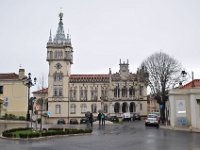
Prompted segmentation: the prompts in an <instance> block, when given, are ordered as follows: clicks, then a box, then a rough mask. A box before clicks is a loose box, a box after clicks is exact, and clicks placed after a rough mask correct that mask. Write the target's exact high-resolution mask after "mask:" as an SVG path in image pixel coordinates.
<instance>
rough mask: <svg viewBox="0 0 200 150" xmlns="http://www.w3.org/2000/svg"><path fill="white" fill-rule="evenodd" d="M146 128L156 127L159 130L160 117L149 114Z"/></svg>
mask: <svg viewBox="0 0 200 150" xmlns="http://www.w3.org/2000/svg"><path fill="white" fill-rule="evenodd" d="M145 126H156V127H157V128H159V117H158V116H157V115H155V114H149V115H148V116H147V118H146V119H145Z"/></svg>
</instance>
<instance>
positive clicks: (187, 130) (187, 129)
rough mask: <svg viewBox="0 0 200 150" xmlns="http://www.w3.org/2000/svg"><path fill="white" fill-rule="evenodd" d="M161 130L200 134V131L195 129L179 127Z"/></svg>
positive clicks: (163, 127)
mask: <svg viewBox="0 0 200 150" xmlns="http://www.w3.org/2000/svg"><path fill="white" fill-rule="evenodd" d="M160 128H161V129H167V130H175V131H185V132H194V133H200V129H194V128H178V127H171V126H160Z"/></svg>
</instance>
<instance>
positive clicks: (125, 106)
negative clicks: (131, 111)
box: [122, 102, 128, 113]
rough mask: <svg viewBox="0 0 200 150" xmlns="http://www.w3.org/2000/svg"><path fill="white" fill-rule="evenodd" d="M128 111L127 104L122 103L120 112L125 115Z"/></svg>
mask: <svg viewBox="0 0 200 150" xmlns="http://www.w3.org/2000/svg"><path fill="white" fill-rule="evenodd" d="M127 111H128V103H127V102H124V103H122V112H123V113H125V112H127Z"/></svg>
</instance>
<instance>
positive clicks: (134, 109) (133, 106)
mask: <svg viewBox="0 0 200 150" xmlns="http://www.w3.org/2000/svg"><path fill="white" fill-rule="evenodd" d="M129 110H130V112H136V106H135V103H134V102H131V103H130V107H129Z"/></svg>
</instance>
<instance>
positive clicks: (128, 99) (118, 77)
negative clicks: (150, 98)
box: [35, 13, 148, 123]
mask: <svg viewBox="0 0 200 150" xmlns="http://www.w3.org/2000/svg"><path fill="white" fill-rule="evenodd" d="M59 17H60V21H59V24H58V29H57V33H56V36H55V38H54V39H52V37H51V33H50V37H49V41H48V43H47V61H48V62H49V75H48V96H47V99H48V106H47V107H48V112H49V113H50V116H49V118H48V123H56V121H57V120H58V118H63V119H65V120H66V122H68V121H70V119H77V120H80V118H83V117H84V116H85V113H86V112H87V111H90V112H92V113H93V115H94V116H95V117H96V116H97V114H98V111H99V110H103V111H104V113H105V114H106V115H117V116H118V117H121V116H122V114H123V113H125V112H130V113H134V112H138V113H140V115H143V116H145V115H147V82H148V73H147V71H146V69H145V68H144V67H141V68H140V69H138V71H137V73H132V72H130V71H129V62H128V60H127V62H122V61H121V60H120V63H119V67H120V69H119V72H117V73H112V72H111V69H109V73H107V74H71V66H72V64H73V47H72V44H71V39H70V37H69V34H67V37H65V34H64V29H63V22H62V18H63V14H62V13H60V14H59ZM35 94H37V96H39V95H38V94H39V92H38V91H36V92H35Z"/></svg>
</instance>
